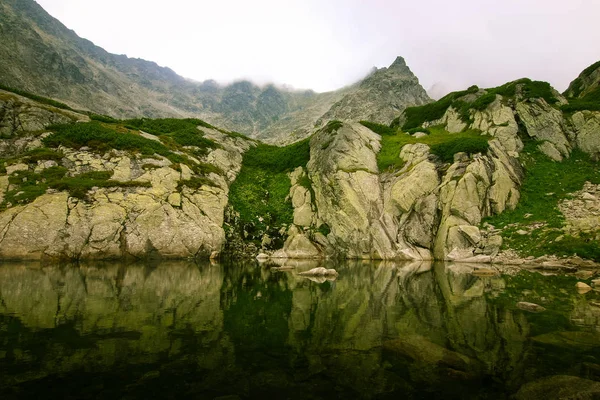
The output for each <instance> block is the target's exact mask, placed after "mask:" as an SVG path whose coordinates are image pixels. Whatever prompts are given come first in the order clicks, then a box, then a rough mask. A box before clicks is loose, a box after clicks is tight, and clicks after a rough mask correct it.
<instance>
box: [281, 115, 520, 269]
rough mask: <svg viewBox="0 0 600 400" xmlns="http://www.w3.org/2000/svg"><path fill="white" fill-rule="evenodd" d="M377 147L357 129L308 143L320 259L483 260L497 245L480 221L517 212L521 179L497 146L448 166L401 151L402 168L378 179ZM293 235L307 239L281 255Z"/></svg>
mask: <svg viewBox="0 0 600 400" xmlns="http://www.w3.org/2000/svg"><path fill="white" fill-rule="evenodd" d="M515 135H516V132H515ZM379 140H380V137H379V135H377V134H375V133H373V132H372V131H370V130H369V129H367V128H365V127H364V126H362V125H360V124H343V125H342V126H341V127H340V128H339V129H337V130H334V131H331V132H330V131H329V130H326V129H324V130H321V131H320V132H318V133H317V134H316V135H315V136H314V137H313V138H312V140H311V159H310V162H309V163H308V166H307V168H308V174H309V178H310V182H311V185H312V189H313V192H314V195H315V202H314V206H312V208H311V217H310V220H311V221H313V224H314V225H313V228H314V229H315V230H316V229H318V228H319V227H320V226H322V225H326V226H327V227H328V228H329V229H330V232H329V233H328V234H327V236H326V238H325V239H326V240H325V241H324V240H323V238H321V239H320V240H319V241H318V243H319V247H320V253H319V256H325V255H328V256H333V255H338V256H343V257H350V258H372V259H405V260H411V259H418V260H428V259H434V258H435V259H451V260H463V261H489V260H490V257H491V256H493V255H495V254H496V253H497V252H498V250H499V244H498V242H499V241H500V244H501V238H498V237H494V236H492V237H487V236H486V235H485V234H484V233H482V232H481V231H480V230H479V228H478V226H479V224H480V223H481V221H482V219H483V218H484V217H486V216H488V215H491V214H492V213H501V212H503V211H504V210H505V209H512V208H514V207H515V206H516V204H517V202H518V199H519V190H518V189H519V186H520V183H521V179H522V176H523V170H522V167H521V166H520V164H519V162H518V161H517V159H516V158H515V157H513V156H511V155H509V152H508V151H507V150H506V149H505V148H504V147H503V146H502V142H501V141H500V140H498V139H495V140H492V141H490V150H489V152H488V153H487V154H475V155H473V156H471V157H469V156H467V155H460V156H458V157H456V158H455V162H454V163H452V164H451V165H450V166H447V165H444V164H443V163H440V162H439V161H438V160H437V159H436V157H435V156H433V155H431V154H430V152H429V147H428V146H427V145H425V144H409V145H405V146H404V147H403V148H402V151H401V153H400V154H399V157H400V158H401V159H402V160H403V161H404V166H403V168H402V169H400V170H399V171H397V172H394V173H383V174H380V173H379V171H378V168H377V160H376V155H377V153H378V152H379V150H380V142H379ZM515 143H516V141H515ZM513 148H514V147H513ZM293 190H297V189H294V188H293ZM298 204H299V202H295V203H294V206H296V208H295V211H296V213H298V212H299V210H300V207H297V205H298ZM302 207H305V206H304V205H302ZM313 212H314V214H312V213H313ZM295 215H297V214H295ZM307 220H308V219H307ZM299 235H302V236H304V235H305V234H304V233H303V232H300V230H299V229H298V228H294V230H293V232H292V234H291V235H290V238H289V239H288V241H287V242H286V245H285V246H284V249H283V252H284V253H285V254H289V251H290V245H291V244H292V243H294V241H295V240H296V239H295V238H296V237H297V236H299ZM278 256H281V253H279V254H278Z"/></svg>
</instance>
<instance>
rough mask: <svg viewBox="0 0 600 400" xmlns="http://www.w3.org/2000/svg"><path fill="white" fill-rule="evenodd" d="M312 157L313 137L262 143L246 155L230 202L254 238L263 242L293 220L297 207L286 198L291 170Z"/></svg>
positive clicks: (251, 237)
mask: <svg viewBox="0 0 600 400" xmlns="http://www.w3.org/2000/svg"><path fill="white" fill-rule="evenodd" d="M309 158H310V147H309V139H305V140H303V141H301V142H297V143H294V144H291V145H289V146H286V147H276V146H269V145H266V144H258V145H257V146H256V147H253V148H251V149H250V150H248V151H247V152H246V153H245V154H244V160H243V163H242V169H241V171H240V173H239V175H238V177H237V179H236V180H235V182H233V184H232V185H231V188H230V191H229V203H230V204H231V205H232V206H233V208H234V210H235V211H237V212H238V213H239V215H240V223H241V226H242V229H243V230H244V231H246V232H247V234H248V238H249V239H250V240H255V241H259V240H260V239H261V237H262V234H263V233H269V234H270V235H271V236H273V235H275V234H276V232H277V231H278V230H279V228H280V227H281V226H282V225H287V224H290V223H292V221H293V208H292V205H291V203H290V202H289V201H288V200H286V199H287V197H288V195H289V192H290V187H291V183H290V179H289V177H288V176H287V173H288V172H291V171H292V170H294V169H295V168H297V167H299V166H305V165H306V163H308V160H309ZM259 218H261V219H262V220H259Z"/></svg>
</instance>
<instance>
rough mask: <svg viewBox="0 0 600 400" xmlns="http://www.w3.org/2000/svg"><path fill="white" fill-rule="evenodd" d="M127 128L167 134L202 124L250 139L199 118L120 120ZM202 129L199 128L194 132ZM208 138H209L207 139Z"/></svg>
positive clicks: (189, 129)
mask: <svg viewBox="0 0 600 400" xmlns="http://www.w3.org/2000/svg"><path fill="white" fill-rule="evenodd" d="M120 123H122V124H123V125H124V126H125V127H126V128H128V129H132V130H141V131H144V132H148V133H151V134H153V135H157V136H160V135H165V134H173V133H175V132H178V131H188V132H190V131H191V130H192V129H196V128H197V127H199V126H201V127H203V128H208V129H214V130H216V131H219V132H221V133H224V134H226V135H229V136H231V137H237V138H244V139H248V138H247V137H246V136H245V135H242V134H241V133H237V132H228V131H225V130H223V129H219V128H217V127H215V126H213V125H211V124H209V123H208V122H205V121H202V120H201V119H197V118H183V119H178V118H161V119H149V118H137V119H128V120H123V121H120ZM197 132H200V133H201V134H202V131H200V130H197V129H196V131H195V132H194V133H197ZM206 140H208V139H206ZM184 146H196V145H195V144H189V145H184Z"/></svg>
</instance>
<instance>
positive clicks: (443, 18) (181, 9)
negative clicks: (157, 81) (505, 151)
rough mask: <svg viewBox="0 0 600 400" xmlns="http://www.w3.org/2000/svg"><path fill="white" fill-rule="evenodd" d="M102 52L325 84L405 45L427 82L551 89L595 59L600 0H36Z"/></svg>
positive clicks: (233, 75) (599, 56) (320, 87)
mask: <svg viewBox="0 0 600 400" xmlns="http://www.w3.org/2000/svg"><path fill="white" fill-rule="evenodd" d="M37 2H38V3H39V4H40V5H42V6H43V7H44V8H45V9H46V10H47V11H48V12H49V13H50V14H52V15H53V16H54V17H56V18H58V19H59V20H60V21H61V22H63V23H64V24H65V25H66V26H67V27H69V28H71V29H73V30H75V32H77V34H79V36H82V37H84V38H86V39H89V40H91V41H93V42H94V43H95V44H97V45H98V46H101V47H103V48H104V49H106V50H107V51H109V52H111V53H117V54H126V55H128V56H130V57H140V58H144V59H147V60H151V61H155V62H157V63H158V64H160V65H162V66H168V67H170V68H172V69H173V70H175V71H176V72H177V73H179V74H180V75H183V76H185V77H188V78H192V79H195V80H200V81H202V80H205V79H215V80H217V81H220V82H230V81H233V80H236V79H240V78H248V79H251V80H253V81H255V82H257V83H265V82H275V83H279V84H289V85H291V86H293V87H296V88H311V89H314V90H316V91H327V90H332V89H336V88H339V87H341V86H344V85H346V84H349V83H352V82H354V81H356V80H357V79H359V78H360V77H362V76H363V75H365V74H366V73H367V72H368V71H369V69H370V68H371V67H373V66H377V67H383V66H388V65H389V64H391V63H392V62H393V61H394V59H395V57H396V56H397V55H401V56H403V57H404V58H405V59H406V61H407V63H408V65H409V66H410V68H411V69H412V71H413V72H414V73H415V74H416V75H417V77H418V78H419V79H420V81H421V84H422V85H423V86H424V87H425V89H429V88H430V87H431V86H432V85H433V84H435V83H441V84H442V86H444V87H445V88H446V89H447V90H457V89H463V88H466V87H468V86H470V85H472V84H477V85H479V86H482V87H486V86H497V85H499V84H503V83H505V82H507V81H510V80H514V79H518V78H521V77H530V78H532V79H536V80H545V81H549V82H550V83H551V84H552V85H553V86H555V87H556V88H557V89H559V90H560V91H563V90H564V89H566V87H567V85H568V84H569V82H570V81H571V80H572V79H573V78H575V77H576V76H577V75H578V74H579V73H580V72H581V70H583V69H584V68H585V67H587V66H588V65H590V64H592V63H594V62H595V61H598V60H600V23H599V21H598V18H599V17H600V0H453V1H452V0H411V1H405V0H396V1H392V0H363V1H361V0H253V1H248V0H211V1H204V0H168V1H167V0H159V1H156V0H101V1H100V0H85V1H82V0H37Z"/></svg>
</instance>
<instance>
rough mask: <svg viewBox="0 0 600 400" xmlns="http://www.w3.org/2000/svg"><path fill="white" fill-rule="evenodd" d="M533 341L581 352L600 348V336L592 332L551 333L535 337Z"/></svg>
mask: <svg viewBox="0 0 600 400" xmlns="http://www.w3.org/2000/svg"><path fill="white" fill-rule="evenodd" d="M532 340H533V341H535V342H537V343H543V344H547V345H552V346H558V347H566V348H572V349H579V350H590V349H592V348H595V347H600V335H598V334H594V333H590V332H579V331H560V332H550V333H545V334H543V335H538V336H535V337H533V338H532Z"/></svg>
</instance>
